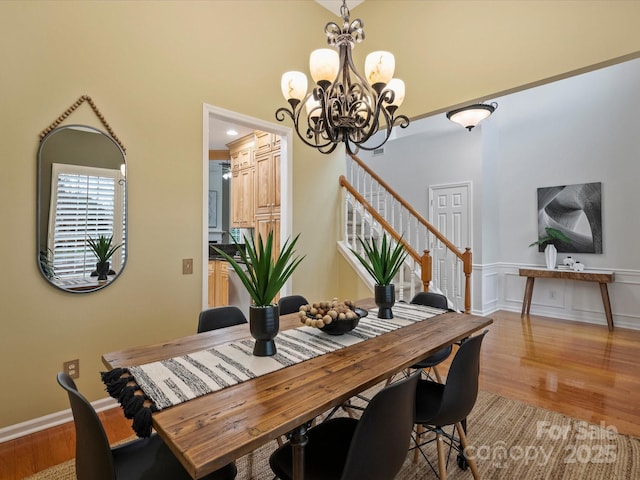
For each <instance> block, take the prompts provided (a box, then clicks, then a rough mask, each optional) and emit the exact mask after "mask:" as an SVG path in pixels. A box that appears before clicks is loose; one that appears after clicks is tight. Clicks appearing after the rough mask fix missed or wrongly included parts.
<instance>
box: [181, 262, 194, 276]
mask: <svg viewBox="0 0 640 480" xmlns="http://www.w3.org/2000/svg"><path fill="white" fill-rule="evenodd" d="M192 273H193V258H183V259H182V274H183V275H191V274H192Z"/></svg>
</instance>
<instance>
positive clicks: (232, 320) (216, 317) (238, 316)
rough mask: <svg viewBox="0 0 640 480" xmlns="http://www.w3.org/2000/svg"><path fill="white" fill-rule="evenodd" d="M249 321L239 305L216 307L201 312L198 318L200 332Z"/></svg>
mask: <svg viewBox="0 0 640 480" xmlns="http://www.w3.org/2000/svg"><path fill="white" fill-rule="evenodd" d="M242 323H248V322H247V318H246V317H245V316H244V313H242V310H240V309H239V308H238V307H234V306H231V305H230V306H226V307H215V308H210V309H208V310H203V311H202V312H200V317H199V318H198V333H202V332H208V331H210V330H217V329H218V328H225V327H232V326H233V325H240V324H242Z"/></svg>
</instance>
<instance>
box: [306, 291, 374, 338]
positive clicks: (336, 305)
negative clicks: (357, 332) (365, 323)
mask: <svg viewBox="0 0 640 480" xmlns="http://www.w3.org/2000/svg"><path fill="white" fill-rule="evenodd" d="M368 314H369V312H367V311H366V310H363V309H361V308H357V307H356V306H355V304H354V303H353V302H352V301H350V300H344V301H339V300H338V299H337V298H334V299H333V300H331V301H330V302H317V303H313V304H307V305H302V306H301V307H300V312H299V315H300V321H301V322H302V323H304V324H305V325H307V326H309V327H316V328H319V329H320V330H322V331H323V332H326V333H328V334H330V335H342V334H343V333H347V332H350V331H351V330H353V329H354V328H356V327H357V326H358V323H359V322H360V319H361V318H362V317H366V316H367V315H368Z"/></svg>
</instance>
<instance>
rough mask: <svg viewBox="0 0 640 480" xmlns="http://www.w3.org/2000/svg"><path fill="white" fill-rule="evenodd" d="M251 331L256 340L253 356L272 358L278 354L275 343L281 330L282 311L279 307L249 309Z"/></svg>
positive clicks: (253, 307)
mask: <svg viewBox="0 0 640 480" xmlns="http://www.w3.org/2000/svg"><path fill="white" fill-rule="evenodd" d="M249 329H250V331H251V336H252V337H253V338H255V339H256V343H255V345H254V346H253V354H254V355H256V356H257V357H270V356H272V355H275V353H276V344H275V342H274V341H273V339H274V338H276V335H278V330H279V329H280V311H279V309H278V305H270V306H267V307H256V306H253V305H252V306H251V307H249Z"/></svg>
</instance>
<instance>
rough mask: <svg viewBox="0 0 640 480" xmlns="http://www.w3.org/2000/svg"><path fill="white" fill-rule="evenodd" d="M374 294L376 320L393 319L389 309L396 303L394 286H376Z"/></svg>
mask: <svg viewBox="0 0 640 480" xmlns="http://www.w3.org/2000/svg"><path fill="white" fill-rule="evenodd" d="M374 292H375V297H374V298H375V302H376V305H377V306H378V318H385V319H389V318H393V312H392V311H391V307H393V304H394V303H396V287H395V285H393V284H391V285H376V286H375V290H374Z"/></svg>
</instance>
